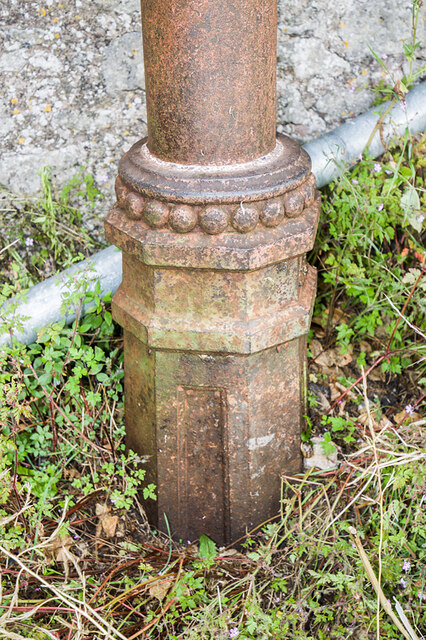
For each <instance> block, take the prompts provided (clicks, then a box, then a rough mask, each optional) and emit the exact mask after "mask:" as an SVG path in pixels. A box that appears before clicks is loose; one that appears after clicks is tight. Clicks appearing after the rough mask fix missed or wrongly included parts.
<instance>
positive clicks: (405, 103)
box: [401, 100, 407, 109]
mask: <svg viewBox="0 0 426 640" xmlns="http://www.w3.org/2000/svg"><path fill="white" fill-rule="evenodd" d="M401 107H402V108H403V109H406V108H407V101H406V100H403V101H402V102H401Z"/></svg>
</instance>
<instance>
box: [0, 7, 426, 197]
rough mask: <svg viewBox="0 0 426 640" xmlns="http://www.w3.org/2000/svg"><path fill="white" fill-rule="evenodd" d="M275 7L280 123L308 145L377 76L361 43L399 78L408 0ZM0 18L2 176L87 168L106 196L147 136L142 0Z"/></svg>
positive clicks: (25, 189)
mask: <svg viewBox="0 0 426 640" xmlns="http://www.w3.org/2000/svg"><path fill="white" fill-rule="evenodd" d="M159 1H160V0H159ZM278 4H279V33H278V93H279V100H278V115H277V117H278V128H279V130H281V131H284V132H287V133H290V134H292V135H293V136H295V137H297V138H298V139H299V140H301V141H306V140H308V139H311V138H313V137H315V136H317V135H319V134H321V133H323V132H325V131H327V130H329V129H331V128H333V127H335V126H337V125H338V124H340V123H341V122H342V121H343V120H344V119H346V118H349V117H352V116H353V115H357V114H359V113H361V112H363V111H365V110H366V109H367V108H368V107H369V106H370V104H371V102H372V100H373V98H374V94H373V93H372V91H371V87H372V86H377V85H378V83H379V82H380V81H381V80H383V79H384V78H383V76H384V75H385V73H384V71H383V69H382V68H381V66H380V65H379V63H378V62H377V61H376V60H375V59H374V57H373V55H372V53H371V51H370V49H369V47H372V48H373V49H374V50H375V51H376V52H377V54H379V55H380V56H381V58H382V59H383V60H384V61H385V63H386V65H388V67H389V69H390V70H391V72H392V73H393V74H394V75H395V76H398V75H399V76H401V70H402V66H403V55H402V40H403V39H409V38H410V32H411V31H410V20H411V9H410V7H411V4H410V2H409V1H408V0H400V1H399V2H396V0H356V1H354V0H340V2H336V3H330V2H329V0H298V1H297V2H294V0H279V3H278ZM0 18H1V23H2V25H1V31H2V33H3V45H2V47H1V48H0V74H1V87H0V137H1V139H2V142H3V145H2V148H3V153H2V155H1V157H0V183H1V184H3V185H6V186H7V187H9V188H10V189H12V190H14V191H15V192H18V193H32V192H35V191H37V189H38V188H39V177H38V173H37V172H38V171H39V170H40V168H41V167H43V166H46V165H49V166H51V167H52V173H53V174H55V175H56V179H57V182H58V183H63V182H65V181H66V180H68V179H69V178H70V177H72V176H73V175H74V174H75V173H76V172H77V171H78V169H79V168H80V167H81V166H85V167H87V169H88V171H90V172H91V173H92V174H93V175H94V176H95V179H96V182H97V185H98V187H99V188H100V190H101V191H103V192H104V193H105V196H106V199H107V201H108V200H112V187H113V183H114V178H115V175H116V172H117V162H118V160H119V158H120V157H121V156H122V154H123V153H124V152H125V151H126V150H127V149H128V148H129V146H130V145H131V144H133V143H134V142H135V141H136V140H137V139H138V138H140V137H142V136H144V135H145V134H146V124H145V123H146V110H145V104H144V91H143V87H144V75H143V65H142V44H141V36H140V14H139V6H138V0H86V1H82V0H62V1H59V0H44V1H43V2H37V1H35V0H8V2H7V3H6V2H4V3H2V7H1V9H0ZM423 28H424V23H423V22H421V24H420V27H419V35H420V37H421V36H422V35H423ZM420 54H421V55H423V57H424V56H425V49H424V48H422V49H421V50H420ZM105 206H106V205H105Z"/></svg>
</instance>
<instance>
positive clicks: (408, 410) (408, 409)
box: [405, 404, 414, 415]
mask: <svg viewBox="0 0 426 640" xmlns="http://www.w3.org/2000/svg"><path fill="white" fill-rule="evenodd" d="M405 413H406V414H408V415H411V414H412V413H414V407H413V405H412V404H407V406H406V407H405Z"/></svg>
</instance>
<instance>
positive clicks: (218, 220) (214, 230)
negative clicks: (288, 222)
mask: <svg viewBox="0 0 426 640" xmlns="http://www.w3.org/2000/svg"><path fill="white" fill-rule="evenodd" d="M115 192H116V195H117V204H118V206H119V207H120V209H122V210H123V211H124V212H125V215H126V216H127V217H128V218H130V219H131V220H140V221H141V222H142V223H145V224H146V225H147V226H148V227H149V228H151V229H167V230H168V231H174V232H176V233H189V232H190V231H194V230H201V231H203V232H204V233H208V234H210V235H218V234H219V233H223V232H224V231H227V232H232V231H234V232H238V233H249V232H250V231H253V230H254V229H255V228H256V227H257V226H258V225H262V226H263V227H276V226H278V225H279V224H280V223H281V222H282V221H283V220H284V219H285V218H296V217H297V216H299V215H300V214H301V213H302V211H304V210H305V209H306V208H307V207H309V206H311V205H312V204H313V203H314V201H315V198H316V184H315V177H314V176H313V174H312V173H310V174H309V175H308V177H307V179H306V180H305V181H304V182H303V183H302V184H301V185H300V186H298V187H297V188H296V189H292V190H291V191H288V192H287V193H284V194H283V195H281V196H278V197H275V198H269V199H265V200H258V201H254V202H246V203H245V202H237V203H234V204H207V205H193V204H182V203H177V204H173V203H167V202H163V201H161V200H155V199H152V198H147V197H144V196H143V195H142V194H140V193H136V192H135V191H132V190H131V189H130V188H129V187H128V186H127V185H126V184H125V183H124V182H123V180H122V178H121V177H120V176H119V177H118V178H117V180H116V183H115Z"/></svg>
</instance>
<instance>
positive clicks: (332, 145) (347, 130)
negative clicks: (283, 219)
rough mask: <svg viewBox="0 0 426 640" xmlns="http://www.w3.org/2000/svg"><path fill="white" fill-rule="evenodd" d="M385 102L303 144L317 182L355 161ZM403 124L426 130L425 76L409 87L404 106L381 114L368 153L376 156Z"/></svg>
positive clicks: (401, 131)
mask: <svg viewBox="0 0 426 640" xmlns="http://www.w3.org/2000/svg"><path fill="white" fill-rule="evenodd" d="M389 104H390V103H389V102H384V103H383V104H381V105H379V106H378V107H373V108H372V109H370V110H369V111H366V113H363V114H361V115H360V116H357V117H356V118H352V119H351V120H347V121H346V122H345V124H342V125H341V126H340V127H337V128H336V129H333V131H330V132H329V133H326V134H325V135H324V136H321V138H317V139H316V140H312V142H308V143H307V144H305V145H303V148H304V149H305V150H306V151H307V152H308V153H309V155H310V156H311V161H312V172H313V174H314V175H315V177H316V180H317V186H318V187H323V186H324V185H326V184H328V183H329V182H331V181H332V180H334V179H335V178H336V177H337V176H338V175H339V174H340V173H341V172H342V170H344V169H346V168H347V167H348V166H351V165H353V164H355V163H356V162H358V161H359V156H360V154H361V153H362V152H363V151H364V150H365V148H366V146H367V144H368V142H369V139H370V136H371V134H372V133H373V131H374V127H375V126H376V124H377V122H378V120H379V117H380V114H383V113H385V112H386V110H387V108H388V107H389ZM406 128H408V130H409V132H410V133H412V134H416V133H420V132H422V131H425V130H426V80H425V81H423V82H422V83H421V84H419V85H417V86H416V87H414V89H412V90H411V91H410V92H409V93H408V94H407V97H406V106H405V107H403V106H402V105H401V104H399V103H398V104H396V105H395V106H394V107H393V108H392V109H391V110H390V111H389V113H388V114H387V115H386V116H385V117H384V119H383V123H382V124H381V126H380V127H378V129H377V131H376V132H375V134H374V137H373V139H372V140H371V142H370V144H369V151H370V154H371V155H372V156H373V157H374V158H377V156H380V155H381V154H382V153H383V152H384V150H385V147H384V146H383V143H382V141H383V142H384V143H385V144H388V143H389V142H390V141H391V140H395V139H397V138H400V137H401V136H403V135H404V133H405V130H406Z"/></svg>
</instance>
